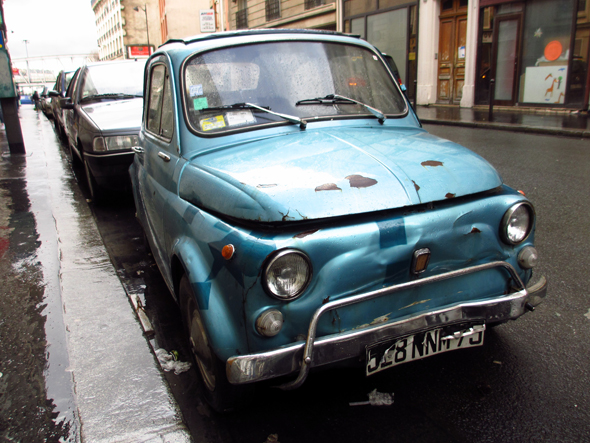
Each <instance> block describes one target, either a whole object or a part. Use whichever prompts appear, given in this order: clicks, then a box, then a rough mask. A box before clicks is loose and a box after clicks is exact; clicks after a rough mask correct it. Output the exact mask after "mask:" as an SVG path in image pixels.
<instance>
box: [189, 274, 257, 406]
mask: <svg viewBox="0 0 590 443" xmlns="http://www.w3.org/2000/svg"><path fill="white" fill-rule="evenodd" d="M179 300H180V304H181V311H182V317H183V318H182V319H183V324H184V328H185V333H186V337H187V339H188V345H189V347H190V350H191V352H192V356H193V359H194V362H195V363H196V365H197V368H198V369H199V373H200V375H201V381H202V384H203V396H204V397H205V400H206V401H207V403H209V405H210V406H211V407H212V408H213V409H214V410H215V411H217V412H228V411H232V410H234V409H236V408H237V407H238V406H240V405H241V404H242V403H243V401H244V400H245V399H246V397H247V394H251V393H252V392H253V387H252V386H251V385H247V386H235V385H232V384H231V383H230V382H229V381H228V380H227V376H226V375H225V365H224V363H223V362H222V361H221V360H220V359H219V358H218V357H217V355H215V353H214V352H213V349H211V346H210V345H209V338H208V336H207V331H206V330H205V327H204V324H203V321H202V319H201V314H200V313H199V308H198V306H197V301H196V298H195V294H194V292H193V290H192V287H191V285H190V283H189V280H188V278H187V276H186V275H183V276H182V279H181V280H180V288H179Z"/></svg>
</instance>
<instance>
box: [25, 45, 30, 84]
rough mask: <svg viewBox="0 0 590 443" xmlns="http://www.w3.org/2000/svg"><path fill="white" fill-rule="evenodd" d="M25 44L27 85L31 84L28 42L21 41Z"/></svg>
mask: <svg viewBox="0 0 590 443" xmlns="http://www.w3.org/2000/svg"><path fill="white" fill-rule="evenodd" d="M23 42H25V51H26V53H27V77H28V78H29V83H31V70H30V69H29V46H28V45H29V41H28V40H23Z"/></svg>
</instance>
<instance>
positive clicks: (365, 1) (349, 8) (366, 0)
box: [344, 0, 377, 17]
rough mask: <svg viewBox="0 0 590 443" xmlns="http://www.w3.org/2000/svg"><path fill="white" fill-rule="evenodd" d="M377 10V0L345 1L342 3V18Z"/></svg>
mask: <svg viewBox="0 0 590 443" xmlns="http://www.w3.org/2000/svg"><path fill="white" fill-rule="evenodd" d="M376 10H377V0H346V1H345V2H344V16H345V17H350V16H352V15H359V14H364V13H366V12H371V11H376Z"/></svg>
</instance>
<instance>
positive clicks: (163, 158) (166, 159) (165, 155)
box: [158, 151, 170, 162]
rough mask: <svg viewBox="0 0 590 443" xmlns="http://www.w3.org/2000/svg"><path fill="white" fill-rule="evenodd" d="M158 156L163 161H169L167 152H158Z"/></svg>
mask: <svg viewBox="0 0 590 443" xmlns="http://www.w3.org/2000/svg"><path fill="white" fill-rule="evenodd" d="M158 157H160V158H161V159H162V160H164V161H165V162H169V161H170V156H169V155H168V154H164V153H163V152H162V151H160V152H158Z"/></svg>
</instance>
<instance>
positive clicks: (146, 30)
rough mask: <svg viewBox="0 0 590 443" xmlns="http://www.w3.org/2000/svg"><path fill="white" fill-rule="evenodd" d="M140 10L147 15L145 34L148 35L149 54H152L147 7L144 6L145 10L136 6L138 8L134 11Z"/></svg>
mask: <svg viewBox="0 0 590 443" xmlns="http://www.w3.org/2000/svg"><path fill="white" fill-rule="evenodd" d="M140 9H141V10H142V11H143V12H144V14H145V33H146V34H147V44H148V52H149V53H151V49H150V28H149V26H148V17H147V5H146V4H144V5H143V8H142V7H141V6H136V7H134V8H133V10H134V11H136V12H139V10H140Z"/></svg>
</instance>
